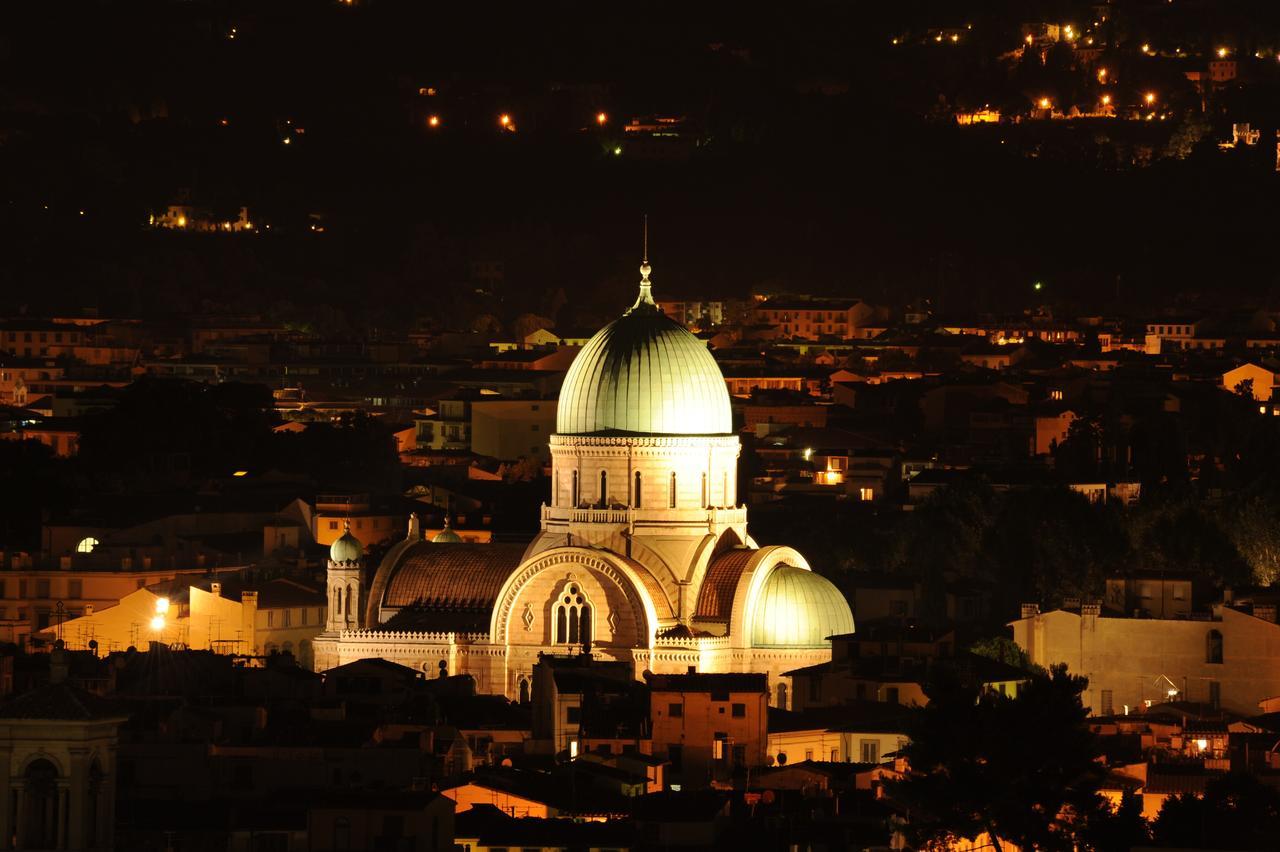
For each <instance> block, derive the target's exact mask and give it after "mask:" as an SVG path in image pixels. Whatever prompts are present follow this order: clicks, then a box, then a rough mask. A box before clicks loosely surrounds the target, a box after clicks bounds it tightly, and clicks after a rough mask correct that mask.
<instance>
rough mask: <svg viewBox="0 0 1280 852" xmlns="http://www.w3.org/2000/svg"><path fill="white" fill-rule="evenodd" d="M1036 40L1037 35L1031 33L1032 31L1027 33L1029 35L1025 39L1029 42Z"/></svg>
mask: <svg viewBox="0 0 1280 852" xmlns="http://www.w3.org/2000/svg"><path fill="white" fill-rule="evenodd" d="M1035 40H1036V39H1035V36H1033V35H1031V33H1027V37H1026V38H1024V39H1023V41H1025V42H1026V43H1027V44H1033V43H1035Z"/></svg>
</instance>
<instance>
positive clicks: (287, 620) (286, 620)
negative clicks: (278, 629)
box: [281, 609, 293, 627]
mask: <svg viewBox="0 0 1280 852" xmlns="http://www.w3.org/2000/svg"><path fill="white" fill-rule="evenodd" d="M281 619H282V623H281V626H282V627H292V626H293V610H291V609H286V610H282V611H281Z"/></svg>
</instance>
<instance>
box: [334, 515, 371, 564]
mask: <svg viewBox="0 0 1280 852" xmlns="http://www.w3.org/2000/svg"><path fill="white" fill-rule="evenodd" d="M363 556H364V545H363V544H361V543H360V539H358V538H356V537H355V536H353V535H352V534H351V525H350V524H346V525H344V527H343V530H342V535H341V536H339V537H338V538H337V540H335V541H334V543H333V544H331V545H329V561H330V562H339V563H341V562H359V561H360V559H361V558H362V557H363Z"/></svg>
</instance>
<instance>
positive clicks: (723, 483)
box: [720, 470, 733, 506]
mask: <svg viewBox="0 0 1280 852" xmlns="http://www.w3.org/2000/svg"><path fill="white" fill-rule="evenodd" d="M720 505H721V506H732V505H733V503H731V502H729V471H727V470H724V471H721V472H720Z"/></svg>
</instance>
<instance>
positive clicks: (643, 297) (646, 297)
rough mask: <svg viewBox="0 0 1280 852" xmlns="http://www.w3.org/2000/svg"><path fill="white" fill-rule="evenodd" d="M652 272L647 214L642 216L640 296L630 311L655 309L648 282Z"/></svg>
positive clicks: (650, 285)
mask: <svg viewBox="0 0 1280 852" xmlns="http://www.w3.org/2000/svg"><path fill="white" fill-rule="evenodd" d="M652 271H653V268H652V267H651V266H649V214H648V213H646V214H644V250H643V257H642V258H641V260H640V295H639V296H638V297H636V303H635V304H634V305H632V306H631V311H634V310H637V309H639V308H640V307H641V306H642V305H648V306H650V307H654V308H656V307H657V302H655V301H653V285H652V284H651V283H650V282H649V273H650V272H652ZM631 311H627V313H631Z"/></svg>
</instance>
